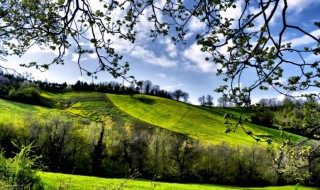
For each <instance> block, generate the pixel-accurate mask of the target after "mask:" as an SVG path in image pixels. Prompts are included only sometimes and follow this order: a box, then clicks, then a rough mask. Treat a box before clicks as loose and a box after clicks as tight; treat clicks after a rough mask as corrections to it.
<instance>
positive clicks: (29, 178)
mask: <svg viewBox="0 0 320 190" xmlns="http://www.w3.org/2000/svg"><path fill="white" fill-rule="evenodd" d="M37 159H38V158H37V157H34V156H31V146H27V147H24V148H22V149H21V151H20V153H18V154H16V156H15V157H14V158H8V159H6V158H5V157H4V156H3V152H2V153H0V185H1V187H5V188H7V189H28V190H40V189H41V190H42V189H43V185H42V183H41V179H40V177H39V176H38V175H37V174H36V172H37V171H36V170H34V168H35V167H37V165H36V161H37Z"/></svg>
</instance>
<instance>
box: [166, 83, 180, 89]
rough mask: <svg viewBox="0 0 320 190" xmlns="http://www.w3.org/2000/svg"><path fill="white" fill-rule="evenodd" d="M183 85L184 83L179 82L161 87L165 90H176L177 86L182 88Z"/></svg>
mask: <svg viewBox="0 0 320 190" xmlns="http://www.w3.org/2000/svg"><path fill="white" fill-rule="evenodd" d="M181 86H183V84H181V83H179V84H177V85H169V86H164V87H162V88H161V89H163V90H175V89H177V88H180V87H181Z"/></svg>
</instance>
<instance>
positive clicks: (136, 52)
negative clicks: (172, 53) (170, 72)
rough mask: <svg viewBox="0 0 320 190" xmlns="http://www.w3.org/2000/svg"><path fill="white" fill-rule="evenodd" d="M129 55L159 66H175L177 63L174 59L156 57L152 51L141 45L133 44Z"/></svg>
mask: <svg viewBox="0 0 320 190" xmlns="http://www.w3.org/2000/svg"><path fill="white" fill-rule="evenodd" d="M130 55H131V56H133V57H135V58H139V59H142V60H143V61H145V62H146V63H150V64H153V65H158V66H161V67H175V66H177V65H178V63H177V62H176V61H172V60H169V59H167V58H166V57H164V56H161V57H157V56H156V55H155V54H154V53H153V51H150V50H146V49H144V48H143V47H141V46H135V47H134V49H133V50H132V51H131V53H130Z"/></svg>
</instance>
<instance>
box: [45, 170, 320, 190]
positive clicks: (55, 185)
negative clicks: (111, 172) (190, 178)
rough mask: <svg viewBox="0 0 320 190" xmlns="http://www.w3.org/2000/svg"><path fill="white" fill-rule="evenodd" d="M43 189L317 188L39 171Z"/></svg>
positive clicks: (272, 189) (262, 189)
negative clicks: (249, 185)
mask: <svg viewBox="0 0 320 190" xmlns="http://www.w3.org/2000/svg"><path fill="white" fill-rule="evenodd" d="M39 175H40V177H41V179H42V181H43V183H44V187H45V189H48V190H57V189H68V190H113V189H119V187H124V188H123V189H125V190H227V189H239V190H240V189H243V190H245V189H248V190H249V189H250V190H254V189H256V190H259V189H261V190H269V189H270V190H278V189H279V190H294V189H297V190H315V189H318V188H311V187H301V186H274V187H232V186H222V185H207V184H180V183H165V182H155V181H148V180H139V179H135V180H126V179H107V178H98V177H88V176H78V175H69V174H58V173H48V172H39Z"/></svg>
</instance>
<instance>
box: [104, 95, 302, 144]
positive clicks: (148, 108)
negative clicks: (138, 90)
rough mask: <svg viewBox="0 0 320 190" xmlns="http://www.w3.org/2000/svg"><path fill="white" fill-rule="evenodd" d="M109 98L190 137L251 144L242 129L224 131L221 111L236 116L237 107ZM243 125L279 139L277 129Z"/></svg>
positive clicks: (134, 113) (124, 108) (137, 115)
mask: <svg viewBox="0 0 320 190" xmlns="http://www.w3.org/2000/svg"><path fill="white" fill-rule="evenodd" d="M107 96H108V98H109V99H110V100H111V101H112V103H114V104H115V105H116V106H117V107H118V108H119V109H121V110H122V111H123V112H125V113H127V114H129V115H131V116H133V117H135V118H137V119H139V120H142V121H145V122H147V123H151V124H153V125H156V126H159V127H162V128H165V129H168V130H171V131H175V132H178V133H182V134H185V135H188V136H189V137H193V138H198V139H201V140H205V141H209V142H213V143H219V142H222V141H226V142H229V143H230V144H251V143H253V142H255V140H254V139H253V138H251V137H250V136H248V135H245V134H244V132H243V131H242V130H241V129H238V130H237V131H236V133H230V134H226V133H225V132H224V131H225V129H226V128H225V125H224V122H225V119H224V117H223V116H224V114H225V113H226V112H229V113H232V114H234V115H235V116H237V115H239V114H240V110H239V109H237V108H219V107H214V108H201V107H198V106H192V105H189V104H185V103H181V102H178V101H173V100H168V99H164V98H159V97H154V96H146V95H134V96H133V98H130V96H128V95H114V94H108V95H107ZM249 117H250V113H249V112H244V118H249ZM244 126H245V127H246V129H247V130H250V131H252V132H253V133H255V134H257V135H263V136H265V135H267V136H270V137H271V138H272V139H274V140H280V138H281V137H280V131H278V130H275V129H270V128H266V127H261V126H257V125H253V124H251V123H249V122H247V123H245V124H244ZM291 135H292V137H293V140H295V141H297V140H300V139H301V137H299V136H297V135H294V134H291Z"/></svg>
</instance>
